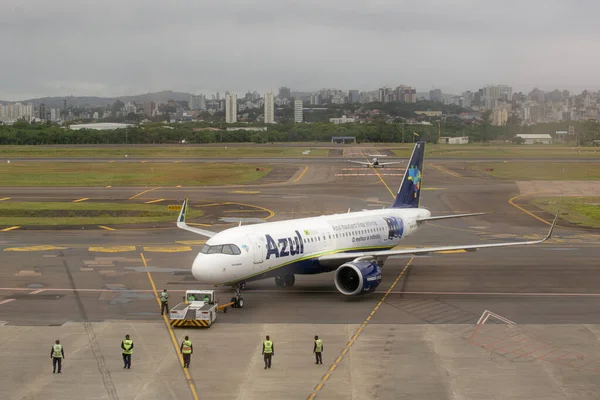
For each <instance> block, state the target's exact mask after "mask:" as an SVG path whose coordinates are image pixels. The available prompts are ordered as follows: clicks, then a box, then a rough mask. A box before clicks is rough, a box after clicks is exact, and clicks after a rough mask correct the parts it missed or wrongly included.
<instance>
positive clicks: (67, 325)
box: [0, 160, 600, 399]
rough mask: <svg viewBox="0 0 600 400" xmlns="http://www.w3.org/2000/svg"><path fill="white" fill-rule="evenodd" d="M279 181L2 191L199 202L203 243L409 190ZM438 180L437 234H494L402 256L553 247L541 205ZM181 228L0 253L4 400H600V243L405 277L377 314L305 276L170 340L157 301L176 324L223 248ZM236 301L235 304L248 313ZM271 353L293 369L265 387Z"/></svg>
mask: <svg viewBox="0 0 600 400" xmlns="http://www.w3.org/2000/svg"><path fill="white" fill-rule="evenodd" d="M262 162H274V163H275V164H276V165H279V166H280V167H282V166H287V168H292V167H293V171H294V172H293V173H291V174H290V176H288V178H287V180H285V181H282V180H281V179H280V178H281V177H280V178H277V179H275V178H274V179H273V180H272V181H269V179H266V181H264V182H261V184H260V185H258V184H257V185H244V186H243V187H241V186H231V187H198V188H185V187H184V188H181V187H180V188H177V187H168V188H163V187H161V188H151V187H140V188H0V198H6V197H8V198H10V201H21V200H28V201H32V200H34V199H35V200H36V201H45V200H59V201H73V200H75V199H80V198H87V200H85V201H107V200H111V201H124V202H141V203H142V202H148V201H155V200H160V201H157V202H156V203H153V204H164V205H165V206H166V205H167V204H179V202H182V201H183V199H184V198H189V199H190V201H191V204H192V206H193V207H198V208H202V209H203V210H205V215H204V216H203V217H202V218H200V219H198V220H196V221H194V223H198V224H203V225H209V226H210V227H207V228H206V229H211V230H222V229H225V228H227V227H231V226H234V225H236V224H237V223H239V221H242V223H254V222H257V221H260V220H266V221H275V220H281V219H289V218H300V217H307V216H315V215H321V214H326V213H334V212H346V211H348V209H350V210H362V209H372V208H380V207H384V206H387V205H388V204H389V202H390V201H391V199H392V195H391V193H390V192H394V191H395V190H396V189H397V186H398V184H399V182H400V180H401V174H402V172H403V171H402V165H400V166H399V168H396V169H394V168H389V169H388V168H385V169H378V170H376V171H373V170H371V169H369V168H357V167H356V166H353V165H352V164H349V163H346V162H344V161H343V160H337V162H324V163H318V162H314V163H311V164H310V165H306V164H303V163H295V162H294V160H292V161H290V162H289V163H282V161H281V160H270V161H269V160H267V161H262ZM424 170H425V172H424V178H423V191H424V192H423V193H422V203H423V204H422V205H423V206H424V207H427V208H429V209H430V210H431V211H432V214H433V215H442V214H448V213H465V212H486V213H487V214H486V215H483V216H480V217H473V218H465V219H460V220H452V221H444V222H442V221H440V222H438V223H430V224H428V225H426V226H425V227H424V228H423V229H422V230H421V231H420V232H419V233H417V234H416V235H415V236H413V237H410V238H408V239H407V241H406V243H405V244H403V245H406V246H430V245H438V244H465V243H494V242H498V241H512V240H515V241H516V240H524V239H525V240H528V239H533V238H541V237H543V236H544V235H545V234H546V233H547V230H548V228H549V222H548V221H550V220H551V218H552V216H550V215H548V214H546V213H543V212H539V211H537V210H534V209H531V208H529V207H528V206H526V205H525V204H520V206H519V207H516V206H514V205H513V204H511V202H509V200H512V203H514V204H516V205H519V203H518V200H515V199H516V198H517V197H518V196H520V195H522V194H527V193H528V192H526V191H525V188H527V187H528V185H526V184H522V183H520V182H511V181H505V180H496V179H492V178H487V177H483V176H479V175H478V174H476V173H473V172H469V173H467V172H465V171H463V170H461V169H460V168H459V167H458V163H457V164H453V163H444V164H443V165H438V164H437V163H436V162H429V163H427V164H426V166H425V169H424ZM537 184H538V185H541V183H537ZM388 188H389V189H388ZM565 190H567V188H565ZM586 190H587V189H586ZM591 190H595V188H594V187H592V189H591ZM582 191H583V189H582V190H580V191H578V193H580V192H582ZM174 218H175V215H174ZM173 225H174V224H171V225H166V226H163V225H160V226H156V227H141V228H138V229H123V228H122V227H117V226H114V227H104V228H100V227H82V228H83V229H81V228H78V229H71V230H24V229H22V228H15V229H13V230H9V231H5V232H2V233H1V234H0V251H1V253H0V254H2V261H3V262H2V265H3V268H2V269H0V278H1V280H2V286H3V287H2V288H0V338H1V339H2V340H0V354H1V355H0V359H1V360H2V363H1V366H0V382H1V385H2V388H3V398H9V399H64V398H85V399H138V398H139V399H142V398H144V399H155V398H156V399H159V398H160V399H164V398H172V399H264V398H266V397H270V398H275V399H279V398H289V399H316V398H318V399H339V398H344V399H346V398H352V399H403V398H406V399H490V398H493V399H520V398H523V399H538V398H540V399H565V398H567V399H571V398H572V399H597V398H598V395H597V393H598V391H599V389H600V380H599V379H598V374H599V373H600V345H599V344H598V341H599V338H600V336H599V335H600V313H599V312H598V311H597V310H598V309H600V291H599V290H598V288H599V287H600V274H598V263H597V259H598V256H599V251H598V248H599V246H598V239H600V232H597V231H593V230H586V229H580V228H574V227H570V226H565V225H564V224H561V223H559V226H558V227H557V228H556V230H555V234H554V237H553V238H552V239H551V240H549V241H548V242H546V243H544V244H541V245H539V246H529V247H515V248H509V249H491V250H481V251H479V252H475V253H457V254H437V255H431V256H423V257H415V258H410V257H402V258H390V259H389V260H388V261H387V263H386V264H385V267H384V273H383V281H382V284H381V285H380V287H379V288H378V290H377V291H376V292H375V293H373V294H370V295H367V296H362V297H353V298H348V297H344V296H342V295H341V294H339V293H338V292H337V290H336V288H335V285H334V284H333V279H332V274H322V275H314V276H297V277H296V285H295V286H294V287H293V288H286V289H285V290H283V289H281V288H277V287H276V286H275V284H274V282H272V281H271V280H268V281H260V282H255V283H254V282H253V283H251V284H248V287H247V288H246V290H245V291H244V293H243V295H244V300H245V306H244V308H243V309H230V310H229V311H228V312H227V313H220V314H219V316H218V320H217V322H216V324H215V325H213V326H212V327H211V328H209V329H204V330H192V329H176V330H171V328H169V327H168V326H167V324H166V320H165V319H164V318H163V317H161V316H160V312H159V307H158V304H157V299H156V296H155V294H154V289H155V288H156V290H157V291H160V290H162V289H163V288H167V289H168V290H169V292H170V293H171V298H170V302H171V306H173V305H175V304H176V303H177V302H178V298H180V296H182V295H183V292H184V291H185V289H188V288H198V287H200V288H208V287H207V286H203V285H201V284H198V283H197V282H195V281H194V280H193V278H192V276H191V274H190V272H189V268H190V265H191V262H192V260H193V258H194V256H195V255H196V253H197V252H198V251H199V249H200V247H201V246H202V244H203V243H204V239H205V238H202V237H199V236H196V235H193V234H192V233H189V232H185V231H181V230H178V229H176V228H174V227H173ZM105 228H108V229H105ZM217 293H218V297H219V300H221V302H226V301H228V300H229V298H230V297H231V295H232V291H231V290H230V289H229V288H217ZM125 334H130V335H131V337H132V339H133V341H134V344H135V348H134V354H133V363H132V369H131V370H125V369H123V367H122V361H121V351H120V342H121V340H122V339H123V338H124V335H125ZM267 334H268V335H270V336H271V338H272V339H273V341H274V343H275V357H274V358H273V367H272V368H271V369H269V370H264V369H263V361H262V357H261V355H260V349H261V344H262V340H263V338H264V336H265V335H267ZM315 334H318V335H319V336H320V337H321V338H322V339H323V341H324V353H323V354H324V357H323V365H315V363H314V356H313V354H312V346H313V343H312V337H313V336H314V335H315ZM185 335H189V336H190V338H191V339H192V341H193V343H194V355H193V356H192V365H191V368H190V369H189V371H187V370H184V369H182V367H181V363H180V360H179V356H178V353H177V352H176V347H177V348H178V346H179V344H180V342H181V340H182V339H183V337H184V336H185ZM57 338H58V339H60V340H61V343H63V344H64V346H65V354H66V361H65V364H64V370H63V373H62V374H60V375H58V374H52V371H51V361H50V358H49V353H50V348H51V345H52V343H53V341H54V340H55V339H57Z"/></svg>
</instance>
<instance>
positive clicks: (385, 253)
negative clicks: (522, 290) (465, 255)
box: [319, 213, 558, 263]
mask: <svg viewBox="0 0 600 400" xmlns="http://www.w3.org/2000/svg"><path fill="white" fill-rule="evenodd" d="M557 218H558V213H557V214H556V216H555V217H554V221H553V222H552V225H551V226H550V231H549V232H548V234H547V235H546V237H545V238H543V239H541V240H530V241H526V242H504V243H490V244H474V245H466V246H440V247H424V248H414V249H398V250H381V251H366V252H356V253H336V254H327V255H324V256H321V257H319V262H324V263H326V262H327V261H333V260H339V261H341V260H355V259H357V258H378V257H379V258H386V257H390V256H399V255H424V254H429V253H442V252H454V251H460V250H465V251H469V252H470V251H476V250H477V249H489V248H492V247H509V246H523V245H530V244H538V243H542V242H545V241H546V240H548V239H550V237H551V236H552V231H554V226H555V225H556V219H557Z"/></svg>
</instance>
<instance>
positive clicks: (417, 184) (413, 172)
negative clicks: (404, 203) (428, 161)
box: [407, 165, 421, 199]
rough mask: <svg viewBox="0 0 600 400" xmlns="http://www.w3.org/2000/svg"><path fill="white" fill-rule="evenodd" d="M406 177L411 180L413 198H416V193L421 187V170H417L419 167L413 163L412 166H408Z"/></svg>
mask: <svg viewBox="0 0 600 400" xmlns="http://www.w3.org/2000/svg"><path fill="white" fill-rule="evenodd" d="M407 179H408V180H409V181H411V182H412V184H413V188H414V192H415V196H414V197H415V199H416V198H417V195H418V193H419V189H420V188H421V171H419V168H417V167H416V166H415V165H413V166H412V167H410V168H409V169H408V177H407Z"/></svg>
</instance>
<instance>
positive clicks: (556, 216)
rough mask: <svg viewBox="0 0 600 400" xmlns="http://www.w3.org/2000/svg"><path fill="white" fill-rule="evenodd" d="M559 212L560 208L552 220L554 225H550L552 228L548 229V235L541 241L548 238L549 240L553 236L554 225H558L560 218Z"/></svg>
mask: <svg viewBox="0 0 600 400" xmlns="http://www.w3.org/2000/svg"><path fill="white" fill-rule="evenodd" d="M559 213H560V210H558V211H557V212H556V215H555V216H554V221H552V225H550V230H549V231H548V235H546V237H545V238H544V239H542V240H541V242H545V241H546V240H548V239H550V238H551V237H552V232H554V227H555V226H556V220H558V214H559ZM541 242H540V243H541Z"/></svg>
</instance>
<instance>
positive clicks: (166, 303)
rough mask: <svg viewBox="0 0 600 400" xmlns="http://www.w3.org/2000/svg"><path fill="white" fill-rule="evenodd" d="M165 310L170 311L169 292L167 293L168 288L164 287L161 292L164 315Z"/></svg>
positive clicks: (161, 310) (161, 308)
mask: <svg viewBox="0 0 600 400" xmlns="http://www.w3.org/2000/svg"><path fill="white" fill-rule="evenodd" d="M165 310H167V313H168V312H169V293H167V289H163V291H162V293H161V294H160V315H163V313H164V311H165Z"/></svg>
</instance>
